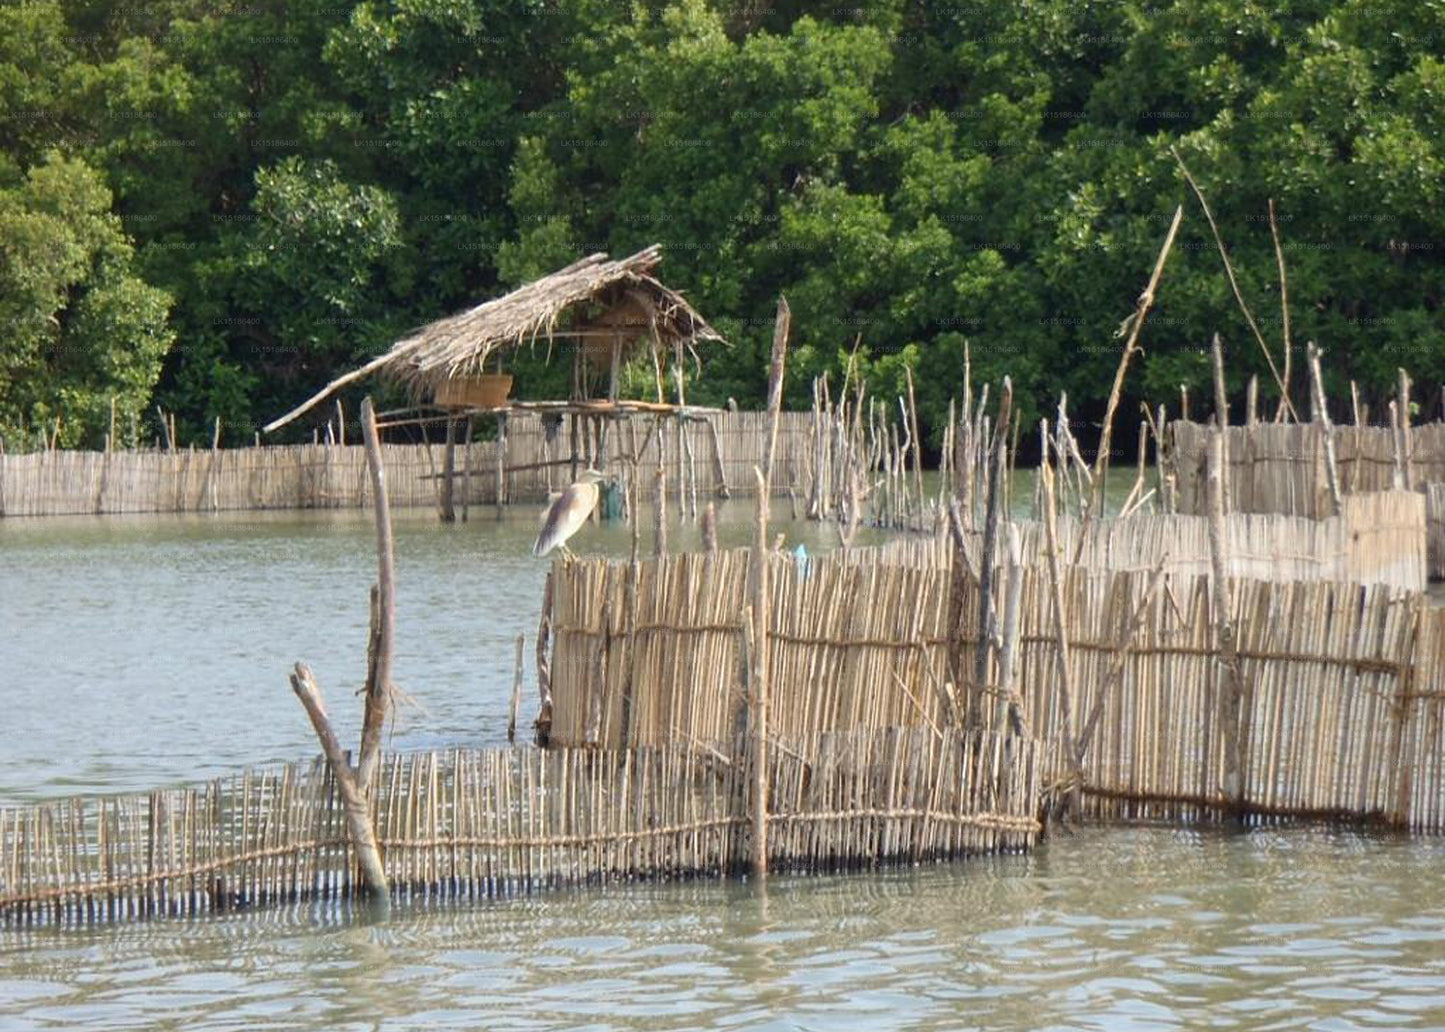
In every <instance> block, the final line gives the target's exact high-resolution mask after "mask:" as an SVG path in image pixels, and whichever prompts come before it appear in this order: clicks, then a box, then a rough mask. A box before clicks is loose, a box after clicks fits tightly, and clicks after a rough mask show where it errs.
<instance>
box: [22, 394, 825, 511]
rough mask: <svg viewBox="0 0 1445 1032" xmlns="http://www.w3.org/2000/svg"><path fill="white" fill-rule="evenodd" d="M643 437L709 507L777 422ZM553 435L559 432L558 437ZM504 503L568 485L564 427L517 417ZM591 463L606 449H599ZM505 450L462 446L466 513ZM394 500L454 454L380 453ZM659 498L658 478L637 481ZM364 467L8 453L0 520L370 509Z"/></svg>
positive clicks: (423, 449) (459, 498)
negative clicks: (655, 491)
mask: <svg viewBox="0 0 1445 1032" xmlns="http://www.w3.org/2000/svg"><path fill="white" fill-rule="evenodd" d="M809 421H810V417H809V414H808V413H806V412H797V413H784V414H783V418H782V425H781V427H780V429H779V435H778V459H777V463H776V468H777V476H776V478H775V481H776V483H777V485H778V487H777V490H778V491H780V492H782V493H787V491H788V490H789V489H790V488H792V489H797V487H799V486H800V485H802V484H804V483H806V482H807V480H808V478H809V477H810V476H811V473H810V470H811V463H812V461H813V456H812V451H811V429H810V422H809ZM644 422H645V423H646V425H645V426H643V427H634V429H635V430H636V431H637V432H636V441H637V444H638V446H639V449H640V452H641V459H640V462H641V465H642V468H644V469H647V470H651V469H652V468H653V467H654V465H656V462H657V449H658V448H659V447H661V448H662V449H663V463H662V465H663V468H664V470H665V471H666V481H665V482H666V484H667V490H668V493H669V495H670V496H671V497H673V498H674V499H676V498H678V497H681V496H683V493H684V492H688V493H690V494H691V495H692V496H693V497H695V496H697V495H701V496H703V497H704V499H706V498H709V497H712V496H714V495H715V494H718V493H719V492H720V489H721V488H722V487H723V486H724V485H725V486H726V487H727V488H728V490H729V492H731V493H735V494H738V495H747V494H748V493H749V492H750V491H751V490H752V489H753V488H752V485H753V478H752V469H753V467H754V466H755V465H757V464H759V463H760V462H761V461H762V458H761V455H762V452H761V448H762V441H763V438H764V434H763V430H764V428H765V427H766V425H767V414H766V413H761V412H722V413H711V414H707V415H705V416H698V417H697V418H695V419H692V418H690V419H686V420H684V421H683V428H684V433H683V434H682V435H681V449H682V450H681V452H679V435H677V434H676V433H674V432H672V431H671V429H670V428H669V429H668V430H667V431H665V432H662V433H656V432H649V431H650V428H651V421H650V420H644ZM549 426H551V427H552V429H550V430H549ZM624 427H625V424H620V423H619V424H617V425H614V426H612V427H611V428H609V432H608V434H607V436H608V438H610V443H607V444H605V451H606V454H607V456H608V457H609V458H610V461H609V462H608V463H607V465H608V467H609V472H614V473H620V472H621V468H622V466H623V460H622V458H621V456H622V455H623V454H624V453H626V454H630V452H629V451H628V450H627V449H628V448H629V446H630V441H629V440H628V439H627V435H626V434H624V433H623V432H622V430H623V429H624ZM504 447H505V451H504V453H503V454H502V455H501V456H500V457H501V459H502V463H503V466H504V467H505V469H506V470H508V472H505V473H504V475H503V477H502V481H501V494H502V498H503V499H504V500H506V501H511V502H522V503H538V504H540V503H543V502H545V501H546V500H547V497H548V494H549V492H552V491H557V490H561V489H562V488H564V487H566V486H567V484H568V483H569V482H570V478H571V470H570V468H569V463H568V461H567V460H568V458H569V455H570V451H569V443H568V441H567V440H565V438H564V434H563V432H562V430H561V424H560V423H556V422H555V421H554V422H553V423H550V424H549V423H548V421H547V420H545V419H544V418H542V417H540V416H537V415H534V414H531V413H514V414H512V415H510V416H508V418H507V432H506V443H505V446H504ZM592 447H593V451H592V452H591V454H597V455H601V454H603V449H600V448H598V447H597V446H596V444H595V442H594V443H593V445H592ZM498 450H499V445H498V442H497V441H496V440H491V441H476V442H473V443H471V444H458V445H457V447H456V457H455V470H456V473H455V477H456V485H457V487H456V492H455V502H456V504H462V503H463V502H464V501H465V502H466V503H468V504H472V505H480V504H484V503H485V504H491V503H495V502H496V501H497V494H498V477H497V475H496V471H497V466H498V459H499V455H498ZM382 452H383V456H384V459H385V463H386V469H387V474H388V475H387V492H388V497H389V498H390V501H391V504H392V505H393V506H398V507H402V506H429V505H437V504H439V484H440V479H439V478H440V476H441V472H442V470H443V468H444V464H445V458H446V448H445V445H444V444H442V443H435V444H431V445H401V444H392V445H384V446H383V447H382ZM639 480H640V487H639V489H640V491H641V495H642V497H644V498H650V497H651V493H652V484H653V480H652V477H651V476H645V477H641V478H639ZM370 498H371V495H370V485H369V483H368V477H367V471H366V458H365V455H364V454H363V449H362V447H361V446H360V445H359V444H356V445H342V444H326V443H317V444H301V445H273V446H260V447H252V448H234V449H226V448H216V449H204V448H202V449H197V448H186V449H176V450H137V451H127V450H116V451H108V452H86V451H60V450H50V451H36V452H24V453H13V452H12V453H8V454H7V453H6V452H4V451H3V450H0V517H3V516H57V515H74V514H87V513H93V514H100V513H157V512H210V511H222V510H253V509H325V508H365V507H368V506H369V505H370V504H371V501H370Z"/></svg>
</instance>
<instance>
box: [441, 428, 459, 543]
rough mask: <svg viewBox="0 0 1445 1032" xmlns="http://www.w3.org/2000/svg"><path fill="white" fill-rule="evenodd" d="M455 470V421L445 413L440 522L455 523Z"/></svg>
mask: <svg viewBox="0 0 1445 1032" xmlns="http://www.w3.org/2000/svg"><path fill="white" fill-rule="evenodd" d="M456 471H457V421H456V418H455V417H454V416H453V415H451V414H450V413H448V414H447V440H446V448H445V449H444V450H443V451H442V522H443V523H455V522H456V521H457V511H456V507H455V504H454V502H453V492H454V491H455V490H456Z"/></svg>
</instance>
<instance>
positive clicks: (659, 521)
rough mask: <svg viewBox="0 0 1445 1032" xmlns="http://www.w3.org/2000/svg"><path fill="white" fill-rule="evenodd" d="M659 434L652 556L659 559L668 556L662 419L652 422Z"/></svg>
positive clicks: (654, 481)
mask: <svg viewBox="0 0 1445 1032" xmlns="http://www.w3.org/2000/svg"><path fill="white" fill-rule="evenodd" d="M652 426H653V429H654V430H655V431H656V432H657V433H656V439H657V468H656V469H655V470H654V471H653V474H652V491H653V494H652V554H653V555H655V556H657V557H658V558H659V559H660V558H662V557H663V556H665V555H666V554H667V468H666V465H665V464H664V460H663V452H664V451H665V449H664V447H663V436H662V434H663V431H662V417H660V416H655V417H653V420H652Z"/></svg>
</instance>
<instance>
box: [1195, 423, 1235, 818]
mask: <svg viewBox="0 0 1445 1032" xmlns="http://www.w3.org/2000/svg"><path fill="white" fill-rule="evenodd" d="M1222 437H1223V434H1222V432H1221V431H1219V430H1218V429H1216V431H1215V433H1214V434H1213V435H1212V436H1211V438H1210V453H1209V560H1210V566H1211V568H1212V571H1213V583H1212V588H1213V596H1214V625H1215V627H1216V628H1218V635H1219V637H1218V641H1219V654H1220V662H1221V668H1222V672H1223V690H1222V691H1221V692H1220V695H1219V728H1220V734H1221V737H1222V738H1223V742H1224V771H1223V774H1224V776H1223V786H1222V787H1223V792H1224V805H1225V809H1226V812H1227V813H1230V814H1232V815H1235V816H1238V815H1239V813H1240V809H1241V807H1242V805H1243V802H1244V769H1243V768H1244V751H1243V748H1242V729H1241V726H1240V725H1241V717H1242V702H1243V698H1244V684H1243V678H1242V676H1241V671H1240V665H1239V646H1238V641H1237V639H1236V637H1235V628H1234V604H1233V601H1232V599H1231V591H1230V582H1229V574H1228V558H1227V556H1226V554H1225V547H1226V546H1225V540H1226V539H1225V530H1224V490H1223V477H1222V470H1223V466H1224V454H1223V446H1222V441H1221V439H1222ZM1201 787H1203V786H1201Z"/></svg>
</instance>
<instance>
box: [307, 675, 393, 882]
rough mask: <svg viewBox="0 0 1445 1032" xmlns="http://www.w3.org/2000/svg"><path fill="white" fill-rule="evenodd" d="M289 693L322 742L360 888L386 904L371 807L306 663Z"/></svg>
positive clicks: (381, 863)
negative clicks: (298, 703) (344, 822)
mask: <svg viewBox="0 0 1445 1032" xmlns="http://www.w3.org/2000/svg"><path fill="white" fill-rule="evenodd" d="M291 690H292V691H294V692H295V693H296V698H298V699H300V700H301V705H302V707H304V708H305V710H306V715H307V716H308V717H310V718H311V726H312V727H313V728H314V729H315V730H316V737H317V738H318V739H320V741H321V751H322V752H323V753H324V754H325V755H326V762H327V763H328V764H329V765H330V767H331V772H332V774H333V775H334V776H335V778H336V787H337V788H338V789H339V790H340V792H341V803H342V807H343V810H344V812H345V815H346V830H347V833H348V835H349V836H350V838H351V845H352V848H353V849H355V850H356V860H357V865H358V866H359V867H360V868H361V879H362V884H363V886H364V888H365V890H366V892H367V893H368V894H369V895H370V896H371V897H372V898H373V899H374V900H376V901H378V902H381V901H386V900H388V899H389V898H390V888H389V886H388V885H387V879H386V867H385V865H384V864H383V862H382V857H381V847H380V845H379V844H378V843H377V840H376V826H375V825H374V824H373V823H372V818H371V806H370V803H369V801H368V799H367V794H366V791H365V789H364V788H363V786H362V785H361V784H360V783H359V781H360V779H359V777H358V776H355V775H353V774H352V772H351V766H350V764H348V763H347V762H346V754H345V753H344V752H342V751H341V743H340V742H338V741H337V740H336V732H335V731H333V730H332V728H331V720H330V718H328V717H327V715H326V703H325V701H324V700H323V699H322V696H321V689H320V688H318V687H317V685H316V679H315V678H314V677H312V675H311V669H310V667H308V666H307V665H306V664H305V663H297V664H296V671H295V673H293V674H292V675H291Z"/></svg>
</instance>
